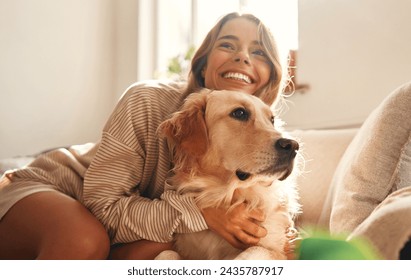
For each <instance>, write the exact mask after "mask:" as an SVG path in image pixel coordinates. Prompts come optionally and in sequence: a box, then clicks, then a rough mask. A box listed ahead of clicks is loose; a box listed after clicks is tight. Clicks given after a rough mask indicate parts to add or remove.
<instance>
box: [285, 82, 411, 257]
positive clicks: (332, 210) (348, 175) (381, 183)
mask: <svg viewBox="0 0 411 280" xmlns="http://www.w3.org/2000/svg"><path fill="white" fill-rule="evenodd" d="M292 134H294V135H295V137H296V138H299V140H300V142H301V143H302V151H301V153H302V155H303V158H304V161H303V162H304V163H305V166H303V171H302V175H301V176H300V177H299V178H298V188H299V193H300V201H301V204H302V207H303V213H302V214H301V216H300V217H298V219H297V223H298V226H299V227H300V228H301V229H304V228H311V229H314V230H316V229H317V230H323V231H328V232H329V233H330V234H331V235H334V236H336V235H345V236H346V239H347V240H354V239H356V238H363V239H365V240H367V241H369V242H370V244H371V246H373V247H374V249H375V251H376V252H377V253H378V256H379V258H381V259H390V260H393V259H400V258H401V259H403V258H410V257H411V254H410V252H409V250H410V249H409V248H410V244H411V241H410V240H411V83H406V84H404V85H402V86H400V87H398V88H397V89H395V90H393V91H392V92H391V93H390V94H389V95H387V97H386V98H385V100H384V101H383V102H382V103H381V104H380V105H379V106H378V107H377V108H375V109H374V111H373V112H372V113H371V114H370V115H369V116H368V117H367V119H366V120H365V122H364V123H363V124H362V126H361V127H359V128H355V129H341V130H317V131H295V132H292ZM404 248H407V250H408V251H407V252H406V253H404Z"/></svg>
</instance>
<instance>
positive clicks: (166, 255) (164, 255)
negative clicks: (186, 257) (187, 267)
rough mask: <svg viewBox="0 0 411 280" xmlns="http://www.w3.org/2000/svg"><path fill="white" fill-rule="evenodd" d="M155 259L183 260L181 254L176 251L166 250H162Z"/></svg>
mask: <svg viewBox="0 0 411 280" xmlns="http://www.w3.org/2000/svg"><path fill="white" fill-rule="evenodd" d="M154 259H155V260H181V257H180V255H179V254H178V253H177V252H176V251H172V250H166V251H163V252H161V253H160V254H158V255H157V257H155V258H154Z"/></svg>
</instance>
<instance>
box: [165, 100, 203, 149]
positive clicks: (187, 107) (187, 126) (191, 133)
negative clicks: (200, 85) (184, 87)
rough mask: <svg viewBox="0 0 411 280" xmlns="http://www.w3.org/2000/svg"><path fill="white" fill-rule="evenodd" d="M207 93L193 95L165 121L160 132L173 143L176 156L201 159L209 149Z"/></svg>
mask: <svg viewBox="0 0 411 280" xmlns="http://www.w3.org/2000/svg"><path fill="white" fill-rule="evenodd" d="M206 103H207V94H206V93H204V92H203V93H192V94H191V95H189V96H188V98H187V99H186V101H185V103H184V105H183V107H182V109H181V110H180V111H178V112H176V113H174V115H173V116H172V117H171V118H170V119H168V120H166V121H164V122H163V123H162V124H161V125H160V127H159V132H160V134H161V135H163V136H165V137H166V138H167V139H168V141H170V142H172V143H173V144H174V146H175V149H176V156H183V155H185V156H191V157H199V156H201V155H203V154H204V153H205V152H206V150H207V147H208V134H207V126H206V123H205V108H206Z"/></svg>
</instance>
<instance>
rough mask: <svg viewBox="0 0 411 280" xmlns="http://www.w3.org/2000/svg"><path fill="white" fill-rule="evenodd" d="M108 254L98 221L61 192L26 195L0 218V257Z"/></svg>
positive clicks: (80, 256) (85, 257) (106, 239)
mask: <svg viewBox="0 0 411 280" xmlns="http://www.w3.org/2000/svg"><path fill="white" fill-rule="evenodd" d="M108 253H109V238H108V235H107V233H106V231H105V229H104V227H103V226H102V224H101V223H100V222H99V221H98V220H97V219H96V218H95V217H94V216H93V215H92V214H91V213H90V212H89V211H88V210H87V209H86V208H85V207H84V206H83V205H82V204H81V203H80V202H78V201H76V200H74V199H73V198H71V197H69V196H66V195H64V194H62V193H58V192H54V191H49V192H39V193H35V194H32V195H30V196H27V197H25V198H23V199H22V200H20V201H19V202H17V203H16V204H15V205H14V206H13V207H12V208H11V209H10V210H9V211H8V212H7V214H6V215H5V216H4V217H3V219H2V220H1V221H0V259H105V258H107V256H108Z"/></svg>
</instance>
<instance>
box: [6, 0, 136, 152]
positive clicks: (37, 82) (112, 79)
mask: <svg viewBox="0 0 411 280" xmlns="http://www.w3.org/2000/svg"><path fill="white" fill-rule="evenodd" d="M136 13H137V4H136V1H135V0H127V1H125V0H122V1H116V0H87V1H83V0H38V1H36V0H0V38H1V39H0V40H1V41H0V100H1V101H0V102H1V107H0V108H1V109H0V158H4V157H10V156H16V155H28V154H32V153H37V152H39V151H41V150H43V149H49V148H53V147H56V146H62V145H71V144H80V143H85V142H90V141H97V140H98V139H99V137H100V133H101V129H102V127H103V125H104V123H105V121H106V119H107V117H108V116H109V114H110V112H111V110H112V108H113V106H114V104H115V100H116V99H117V98H118V97H119V96H120V94H121V92H122V91H123V90H124V89H125V88H126V87H127V85H128V84H130V83H131V82H133V81H135V77H136V52H135V48H136V34H135V33H136V32H135V23H136V17H135V15H136ZM130 27H131V28H130Z"/></svg>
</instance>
